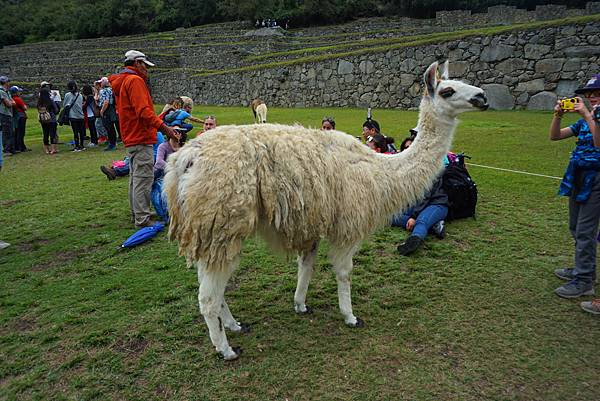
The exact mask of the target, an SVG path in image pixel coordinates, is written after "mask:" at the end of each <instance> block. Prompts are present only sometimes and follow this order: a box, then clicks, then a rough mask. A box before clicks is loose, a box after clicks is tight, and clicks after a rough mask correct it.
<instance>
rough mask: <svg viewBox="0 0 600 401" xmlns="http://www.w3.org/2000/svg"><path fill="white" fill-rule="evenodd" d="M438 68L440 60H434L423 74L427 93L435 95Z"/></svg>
mask: <svg viewBox="0 0 600 401" xmlns="http://www.w3.org/2000/svg"><path fill="white" fill-rule="evenodd" d="M437 69H438V62H437V61H434V62H433V63H432V64H431V65H430V66H429V68H427V71H425V74H424V75H423V80H424V81H425V88H426V89H427V91H426V93H425V94H426V95H429V96H431V97H433V96H434V95H435V87H436V86H437Z"/></svg>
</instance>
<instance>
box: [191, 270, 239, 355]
mask: <svg viewBox="0 0 600 401" xmlns="http://www.w3.org/2000/svg"><path fill="white" fill-rule="evenodd" d="M198 268H199V269H201V270H202V271H201V272H199V273H198V278H199V279H200V289H199V291H198V300H199V301H200V312H201V313H202V315H203V316H204V320H205V322H206V326H207V327H208V333H209V335H210V340H211V341H212V343H213V345H214V347H215V349H216V350H217V352H219V353H221V355H223V358H225V359H226V360H233V359H236V358H238V357H239V354H240V352H241V351H238V352H236V351H234V350H233V349H232V348H231V347H230V346H229V343H228V341H227V335H226V334H225V326H224V323H223V319H222V318H221V313H222V309H223V308H222V305H223V303H224V298H223V295H224V292H225V285H226V284H227V280H229V277H230V276H231V273H232V270H230V269H225V271H217V272H214V271H209V270H207V269H206V265H202V264H200V263H199V264H198Z"/></svg>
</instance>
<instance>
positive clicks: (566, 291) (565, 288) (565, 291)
mask: <svg viewBox="0 0 600 401" xmlns="http://www.w3.org/2000/svg"><path fill="white" fill-rule="evenodd" d="M554 293H555V294H556V295H558V296H559V297H561V298H569V299H570V298H579V297H581V296H584V295H594V294H595V292H594V284H592V283H591V282H589V283H587V282H585V281H581V280H578V279H574V280H571V281H569V282H568V283H566V284H565V285H562V286H560V287H558V288H557V289H555V290H554Z"/></svg>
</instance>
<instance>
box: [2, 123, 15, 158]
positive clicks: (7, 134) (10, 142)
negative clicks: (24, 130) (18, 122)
mask: <svg viewBox="0 0 600 401" xmlns="http://www.w3.org/2000/svg"><path fill="white" fill-rule="evenodd" d="M0 130H2V141H3V146H4V151H5V152H6V153H15V133H14V130H13V120H12V116H9V115H7V114H0Z"/></svg>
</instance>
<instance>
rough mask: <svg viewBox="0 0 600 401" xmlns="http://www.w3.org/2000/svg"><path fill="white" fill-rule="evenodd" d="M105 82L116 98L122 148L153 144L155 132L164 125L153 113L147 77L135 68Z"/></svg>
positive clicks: (128, 69) (112, 76) (128, 68)
mask: <svg viewBox="0 0 600 401" xmlns="http://www.w3.org/2000/svg"><path fill="white" fill-rule="evenodd" d="M108 80H109V81H110V84H111V86H112V90H113V94H114V96H115V103H116V106H117V113H118V114H119V127H120V128H121V139H123V143H124V144H125V146H126V147H127V146H135V145H153V144H155V143H156V131H158V128H159V127H160V126H161V125H162V123H163V121H162V120H161V119H160V118H158V116H157V115H156V114H155V113H154V106H153V104H152V98H151V97H150V92H149V91H148V86H147V85H146V76H144V75H143V74H142V73H141V72H140V71H139V70H137V69H136V68H135V67H130V66H127V67H125V68H124V69H123V70H122V71H121V72H120V73H119V74H115V75H111V76H110V77H109V78H108Z"/></svg>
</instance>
